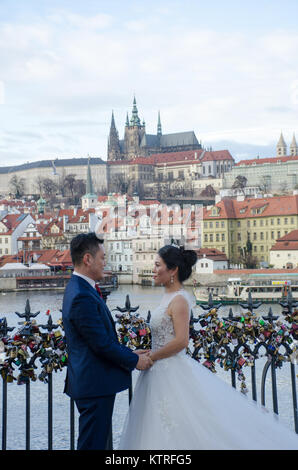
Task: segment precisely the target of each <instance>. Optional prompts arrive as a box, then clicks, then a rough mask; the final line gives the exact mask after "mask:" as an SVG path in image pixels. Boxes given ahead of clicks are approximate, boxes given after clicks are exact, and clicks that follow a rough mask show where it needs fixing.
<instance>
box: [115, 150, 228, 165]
mask: <svg viewBox="0 0 298 470" xmlns="http://www.w3.org/2000/svg"><path fill="white" fill-rule="evenodd" d="M201 157H202V160H201ZM213 160H234V159H233V157H232V155H231V154H230V152H229V151H228V150H216V151H207V150H206V151H204V150H203V149H198V150H185V151H181V152H168V153H153V154H151V155H150V156H148V157H139V156H137V157H135V158H133V159H131V160H114V161H109V162H108V164H109V165H110V164H111V165H123V164H127V165H135V164H141V165H157V166H159V165H163V164H164V163H166V164H167V165H171V164H172V165H173V164H177V163H183V164H185V162H188V163H192V164H193V163H200V161H213Z"/></svg>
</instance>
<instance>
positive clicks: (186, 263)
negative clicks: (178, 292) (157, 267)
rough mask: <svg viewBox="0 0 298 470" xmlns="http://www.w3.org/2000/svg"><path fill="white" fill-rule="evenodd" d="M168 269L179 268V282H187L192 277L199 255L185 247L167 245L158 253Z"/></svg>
mask: <svg viewBox="0 0 298 470" xmlns="http://www.w3.org/2000/svg"><path fill="white" fill-rule="evenodd" d="M158 254H159V256H160V257H161V258H162V259H163V261H164V262H165V264H166V266H167V268H168V269H175V268H176V266H178V280H179V282H183V281H186V279H188V278H189V277H190V275H191V269H192V266H193V265H194V264H196V262H197V259H198V257H197V254H196V252H195V251H194V250H184V247H183V246H180V247H178V246H174V245H165V246H163V247H162V248H160V250H159V251H158Z"/></svg>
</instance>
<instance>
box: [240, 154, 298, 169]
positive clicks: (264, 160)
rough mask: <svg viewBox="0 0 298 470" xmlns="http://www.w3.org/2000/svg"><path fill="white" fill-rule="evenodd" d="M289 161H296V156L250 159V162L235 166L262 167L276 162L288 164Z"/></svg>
mask: <svg viewBox="0 0 298 470" xmlns="http://www.w3.org/2000/svg"><path fill="white" fill-rule="evenodd" d="M291 160H298V156H297V155H296V156H288V157H269V158H252V159H250V160H241V161H240V162H238V163H236V166H241V165H264V163H278V162H282V163H285V162H288V161H291Z"/></svg>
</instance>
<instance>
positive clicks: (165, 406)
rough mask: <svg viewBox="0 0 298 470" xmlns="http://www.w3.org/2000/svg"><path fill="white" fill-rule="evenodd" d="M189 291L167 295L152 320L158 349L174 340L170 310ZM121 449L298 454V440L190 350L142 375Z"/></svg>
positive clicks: (158, 364) (154, 345)
mask: <svg viewBox="0 0 298 470" xmlns="http://www.w3.org/2000/svg"><path fill="white" fill-rule="evenodd" d="M175 295H183V296H184V297H185V298H186V299H187V301H188V303H189V312H190V307H191V303H190V296H189V294H188V293H187V292H186V291H184V290H183V289H182V290H180V291H177V292H173V293H170V294H167V293H166V294H165V295H164V296H163V298H162V301H161V304H160V305H159V307H158V308H157V309H155V310H154V311H153V312H152V315H151V322H150V328H151V334H152V350H155V349H159V348H161V347H162V346H164V345H165V344H166V343H168V342H169V341H171V340H172V339H173V338H174V336H175V335H174V327H173V323H172V319H171V317H170V316H169V315H168V314H167V313H166V311H167V307H168V305H169V303H170V302H171V300H172V299H173V298H174V297H175ZM119 449H122V450H126V449H134V450H137V449H142V450H178V449H179V450H196V449H200V450H211V449H214V450H269V449H272V450H280V449H286V450H290V449H295V450H297V449H298V435H297V434H296V433H295V432H294V431H292V430H291V429H289V428H288V427H286V426H284V425H283V424H282V423H280V421H278V419H277V416H276V415H275V414H274V413H270V412H268V411H266V410H265V409H264V408H262V407H261V406H260V405H258V404H257V403H256V402H254V401H253V400H250V399H249V398H247V397H245V396H243V395H242V394H241V393H240V392H239V391H237V390H235V389H234V388H233V387H232V386H231V385H229V384H227V383H226V382H224V381H223V380H222V379H220V378H218V377H217V376H216V375H215V374H214V373H212V372H210V371H209V370H208V369H207V368H206V367H205V366H203V365H201V364H199V363H198V362H196V361H195V360H194V359H192V358H191V357H190V356H189V355H187V354H186V351H185V350H183V351H180V352H179V353H178V354H176V355H174V356H171V357H169V358H165V359H161V360H158V361H156V362H155V363H154V365H153V366H152V367H151V368H150V369H148V370H146V371H141V372H140V374H139V376H138V379H137V382H136V385H135V389H134V393H133V398H132V401H131V404H130V407H129V411H128V414H127V417H126V420H125V423H124V428H123V433H122V436H121V438H120V445H119Z"/></svg>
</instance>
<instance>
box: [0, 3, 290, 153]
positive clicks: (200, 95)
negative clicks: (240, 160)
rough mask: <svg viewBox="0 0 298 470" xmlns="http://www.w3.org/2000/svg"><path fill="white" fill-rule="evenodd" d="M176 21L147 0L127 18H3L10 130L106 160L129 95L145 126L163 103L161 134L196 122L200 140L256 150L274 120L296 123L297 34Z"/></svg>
mask: <svg viewBox="0 0 298 470" xmlns="http://www.w3.org/2000/svg"><path fill="white" fill-rule="evenodd" d="M156 8H158V7H156ZM159 8H161V7H159ZM106 11H107V9H106ZM166 18H170V19H171V21H168V22H167V21H165V19H166ZM176 21H177V23H174V16H173V13H171V10H168V9H167V8H166V6H165V7H164V8H163V14H162V16H159V15H155V10H154V8H152V11H150V12H148V15H147V16H144V15H143V16H142V15H141V10H140V11H139V14H138V15H135V16H134V15H132V17H131V18H128V15H126V16H125V15H124V16H123V18H121V16H120V14H118V15H116V14H115V12H112V13H110V14H109V13H106V12H105V13H103V12H100V11H98V12H97V13H96V14H94V15H91V14H89V15H87V14H79V13H77V12H76V13H74V12H71V11H69V10H67V9H56V10H55V9H52V10H51V12H50V13H47V15H45V16H44V17H39V18H35V21H34V23H32V24H24V23H21V21H20V20H19V21H16V22H14V23H13V22H9V21H8V20H6V21H5V22H2V23H0V59H1V64H2V68H1V75H0V80H1V81H2V83H4V84H5V101H4V103H3V106H1V107H0V111H1V112H2V113H4V114H3V116H4V115H5V117H6V119H5V128H6V129H8V130H11V131H12V130H13V129H14V127H15V126H16V125H18V126H19V128H22V127H23V129H24V128H25V129H27V128H28V127H29V126H32V128H36V126H38V127H39V128H40V129H42V138H43V139H44V147H43V149H46V148H51V146H52V143H51V140H52V139H53V130H54V129H55V127H56V132H57V142H59V143H58V144H55V145H57V149H60V150H61V151H64V153H68V154H69V153H71V152H72V151H74V149H75V145H77V148H76V153H77V152H79V153H80V152H85V150H86V149H87V148H88V146H89V145H90V147H91V148H89V151H91V152H93V153H95V152H96V153H97V154H99V155H100V156H102V157H105V155H106V141H107V136H108V131H109V125H110V116H111V111H112V109H114V114H115V119H116V124H117V127H118V131H119V134H120V137H122V134H123V129H124V122H125V118H126V111H127V110H128V111H129V112H130V109H131V105H132V99H133V95H134V93H135V94H136V98H137V102H138V109H139V115H140V117H141V118H142V119H143V118H144V119H145V121H146V126H147V132H149V133H153V132H156V122H157V112H158V110H160V111H161V117H162V126H163V132H164V133H170V132H177V131H182V130H194V131H195V132H196V134H197V136H198V138H199V139H202V140H203V142H204V143H205V145H206V146H208V145H211V144H212V142H215V141H216V140H217V141H223V140H225V139H226V140H227V141H229V142H235V141H236V142H239V143H241V144H245V143H247V145H248V146H247V148H248V149H249V148H250V144H251V143H252V142H254V144H255V145H256V146H257V147H258V146H260V148H261V149H262V148H263V146H264V148H266V146H268V145H269V146H270V145H271V144H272V141H274V140H276V139H278V136H279V133H280V130H281V129H285V130H286V132H291V133H292V132H294V131H295V126H296V125H297V118H296V116H297V105H298V99H297V100H296V98H297V96H298V92H297V90H298V85H297V86H296V85H295V84H297V83H298V82H297V80H298V64H297V63H296V61H295V55H296V50H297V46H298V34H297V33H296V32H291V31H283V30H277V31H274V30H272V31H270V32H269V33H267V32H258V33H255V34H254V33H253V31H252V32H251V34H249V33H247V32H245V33H244V32H241V31H235V30H232V29H231V30H229V29H228V28H227V29H226V31H224V32H223V31H217V30H215V29H212V24H211V22H209V24H208V22H207V23H206V25H205V26H204V24H203V23H202V24H200V26H199V27H198V24H195V25H194V26H189V27H188V28H183V24H182V23H179V21H178V20H177V19H176ZM182 32H183V34H182ZM0 83H1V82H0ZM296 95H297V96H296ZM0 96H1V94H0ZM16 117H17V119H16ZM89 123H90V126H89V127H90V128H89V129H88V125H89ZM0 124H1V122H0ZM47 125H48V126H49V128H50V132H48V131H47ZM60 128H63V129H64V131H63V135H64V136H65V139H64V138H61V132H60ZM297 131H298V129H297ZM74 134H75V135H76V142H73V141H72V135H74ZM59 135H60V138H59ZM67 135H68V136H69V139H67ZM19 145H20V148H22V150H23V152H24V155H26V158H29V159H30V158H31V156H32V157H33V156H34V155H37V154H38V150H39V148H37V147H35V148H34V147H33V146H30V145H29V144H26V139H22V138H21V136H20V141H19ZM55 145H54V146H53V148H55ZM15 149H16V147H14V146H13V145H11V149H10V150H11V152H12V153H14V152H15ZM57 151H58V150H57ZM251 151H254V148H251Z"/></svg>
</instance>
